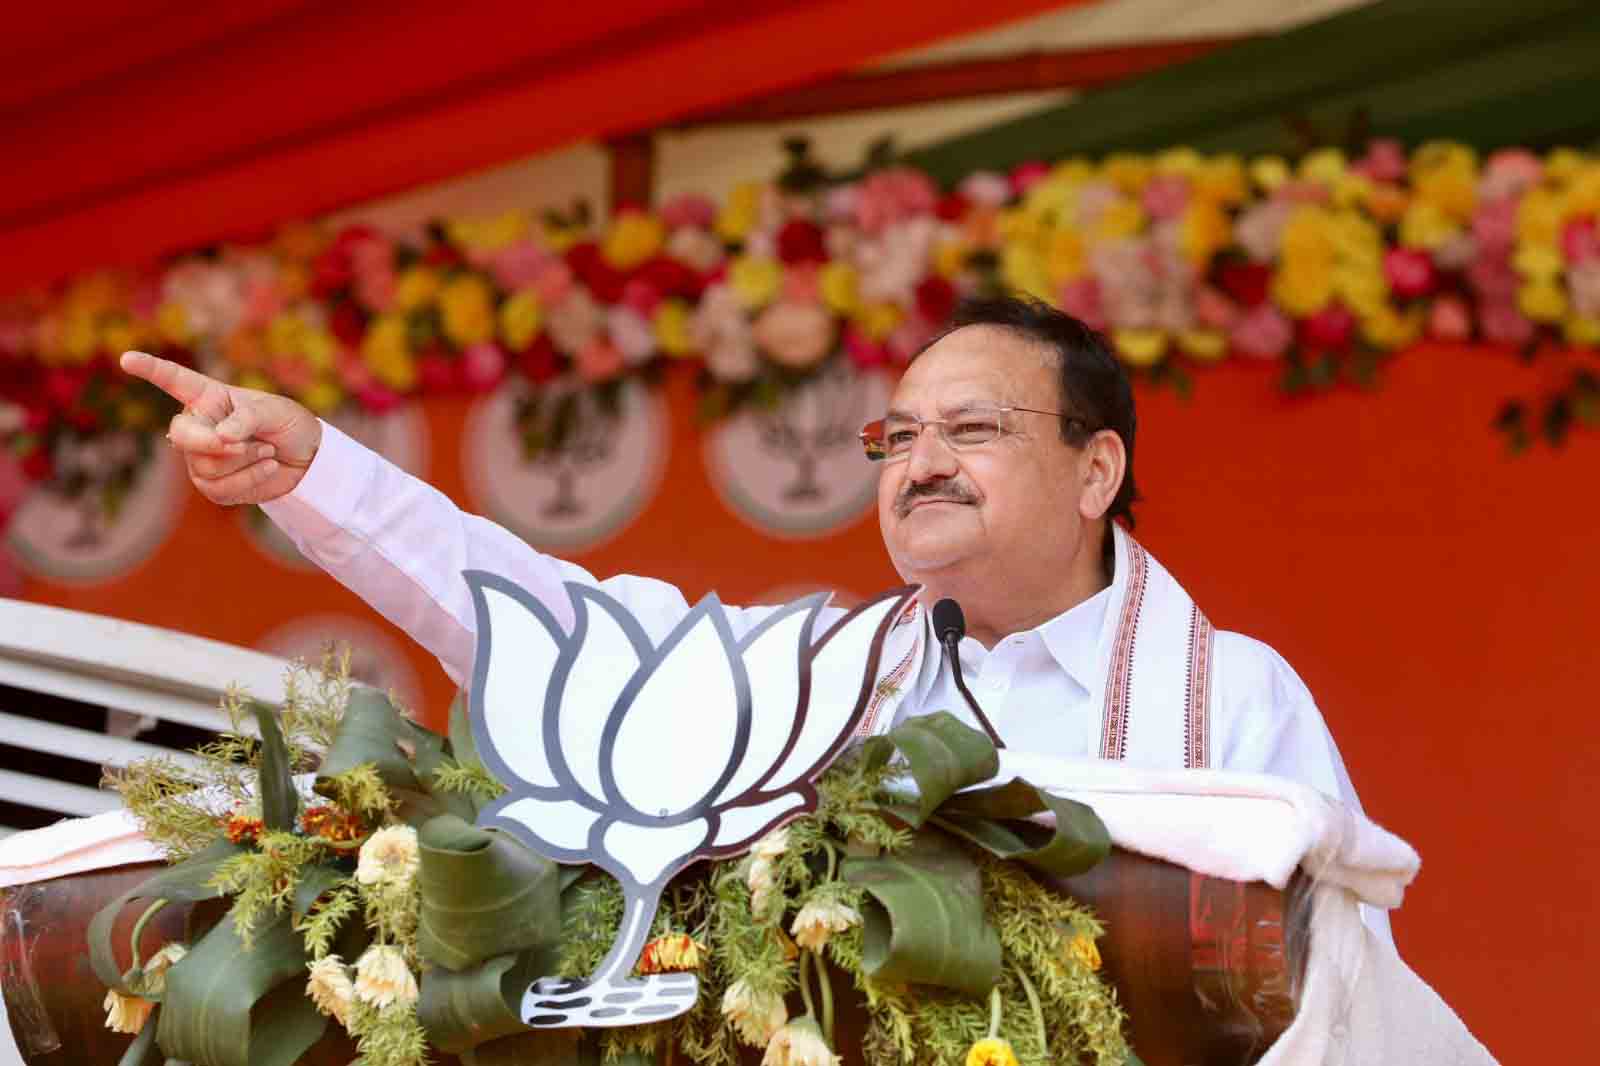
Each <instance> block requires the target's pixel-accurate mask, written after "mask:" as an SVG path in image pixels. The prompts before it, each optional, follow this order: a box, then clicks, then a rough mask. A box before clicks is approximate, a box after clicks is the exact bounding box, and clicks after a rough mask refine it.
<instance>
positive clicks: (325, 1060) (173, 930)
mask: <svg viewBox="0 0 1600 1066" xmlns="http://www.w3.org/2000/svg"><path fill="white" fill-rule="evenodd" d="M153 869H154V867H151V866H132V867H120V868H114V869H109V870H100V871H95V872H91V873H84V874H77V875H74V876H71V877H63V878H59V879H56V880H54V881H45V882H41V883H39V884H35V885H26V886H20V887H18V888H14V889H0V922H3V923H4V929H5V930H6V933H5V937H6V938H8V939H9V941H10V942H9V943H4V944H3V945H0V946H3V947H4V949H5V950H4V951H3V953H0V988H3V992H4V996H5V1006H6V1014H5V1016H6V1017H7V1018H9V1019H11V1021H12V1026H13V1029H14V1030H21V1029H22V1028H23V1026H25V1025H31V1026H32V1027H33V1030H34V1031H33V1032H31V1033H24V1032H21V1031H17V1032H16V1036H17V1045H18V1047H19V1048H20V1049H21V1050H22V1053H23V1058H24V1061H25V1062H26V1063H27V1064H28V1066H80V1064H82V1066H102V1064H103V1066H114V1064H115V1063H116V1062H117V1060H118V1059H119V1058H120V1056H121V1055H122V1052H123V1050H124V1049H125V1048H126V1047H127V1045H128V1044H129V1042H130V1040H131V1038H130V1037H127V1036H121V1035H118V1034H116V1033H112V1032H111V1031H109V1030H108V1029H106V1028H105V1025H104V1022H105V1011H104V1010H103V1008H102V1007H101V1000H102V999H103V998H104V996H105V989H104V988H103V987H102V986H101V985H100V982H99V981H98V980H97V979H96V978H95V975H94V973H93V971H92V970H91V969H90V966H89V957H88V949H87V947H86V944H85V934H86V931H87V929H88V925H89V919H90V917H91V916H92V915H93V914H94V913H95V911H96V910H98V909H99V908H100V907H101V906H103V905H104V904H106V903H107V902H109V901H110V900H112V899H114V898H115V897H116V896H117V895H118V894H120V893H121V892H123V891H125V890H126V889H128V888H130V887H132V886H133V885H134V884H136V883H138V882H139V881H141V880H143V879H144V878H146V877H148V876H149V875H150V873H151V872H152V870H153ZM1062 884H1063V887H1065V889H1066V890H1067V891H1069V892H1071V893H1072V894H1073V896H1074V897H1075V898H1077V899H1079V900H1081V901H1083V902H1085V903H1087V904H1089V905H1090V906H1092V907H1093V908H1094V909H1095V911H1096V913H1097V914H1098V915H1099V916H1100V918H1101V920H1102V921H1103V922H1104V923H1105V926H1106V930H1107V932H1106V936H1105V938H1104V939H1103V940H1102V941H1101V954H1102V957H1103V959H1104V964H1105V974H1106V976H1107V977H1109V979H1110V980H1111V982H1112V983H1113V984H1114V985H1115V986H1116V988H1117V992H1118V996H1119V998H1120V1000H1121V1002H1122V1004H1123V1006H1124V1007H1125V1008H1126V1010H1127V1013H1128V1016H1129V1019H1130V1021H1129V1032H1128V1036H1129V1039H1130V1042H1131V1043H1132V1045H1133V1048H1134V1050H1135V1051H1136V1052H1138V1054H1139V1056H1140V1058H1142V1059H1143V1060H1144V1062H1145V1063H1146V1064H1147V1066H1243V1064H1247V1063H1253V1062H1255V1061H1256V1060H1257V1059H1258V1058H1260V1056H1261V1055H1262V1053H1263V1052H1264V1051H1265V1050H1266V1049H1267V1047H1268V1046H1269V1045H1270V1044H1271V1043H1272V1042H1273V1041H1274V1040H1275V1039H1277V1037H1278V1035H1279V1034H1280V1033H1282V1032H1283V1030H1284V1029H1285V1028H1286V1027H1287V1026H1288V1024H1289V1022H1290V1021H1291V1020H1292V1019H1293V1016H1294V1004H1295V999H1296V995H1297V992H1298V989H1299V986H1300V983H1301V980H1302V977H1303V974H1304V968H1305V958H1306V949H1307V944H1308V940H1309V926H1308V915H1309V910H1308V906H1307V904H1308V892H1307V891H1306V887H1307V886H1306V884H1305V882H1303V881H1302V880H1301V879H1300V878H1299V877H1298V876H1297V878H1296V880H1295V881H1294V882H1292V883H1291V884H1290V886H1289V889H1288V890H1287V891H1286V892H1278V891H1277V890H1275V889H1273V888H1271V887H1270V886H1268V885H1265V884H1261V883H1255V884H1242V883H1239V882H1236V881H1226V880H1222V879H1218V878H1211V877H1203V876H1200V875H1198V874H1194V873H1192V872H1191V871H1189V870H1186V869H1184V868H1182V867H1179V866H1174V865H1172V864H1170V863H1165V862H1160V861H1157V860H1154V859H1147V858H1144V857H1142V856H1139V855H1135V854H1132V853H1129V852H1125V851H1121V850H1116V851H1113V852H1112V854H1111V855H1110V856H1109V857H1108V858H1107V859H1106V860H1105V861H1104V862H1103V863H1101V864H1100V865H1099V866H1097V867H1096V868H1095V869H1094V870H1091V871H1090V872H1089V873H1087V874H1084V875H1081V876H1078V877H1074V878H1070V879H1067V880H1065V881H1063V882H1062ZM139 910H140V908H139V907H138V906H129V907H127V908H126V909H125V913H124V914H123V915H122V916H121V917H120V918H119V922H118V926H117V929H116V931H115V934H114V942H116V943H118V944H126V943H127V938H128V936H129V935H131V933H132V926H133V922H134V920H135V917H136V915H137V913H138V911H139ZM192 910H193V911H196V913H191V912H192ZM212 911H214V912H215V913H210V912H212ZM219 915H220V911H219V910H217V909H216V908H214V907H211V908H207V906H206V905H204V904H201V905H196V908H194V909H192V908H189V907H185V906H182V905H172V906H169V907H166V908H164V909H163V910H162V911H160V912H159V913H158V914H157V915H156V917H155V919H154V920H153V921H152V922H151V923H150V927H149V928H147V929H146V931H145V935H144V944H143V948H144V950H145V951H146V952H147V953H148V952H149V951H153V950H155V949H156V948H157V947H159V946H160V944H161V943H162V942H163V941H166V940H170V939H175V938H180V937H183V936H184V935H185V925H186V924H187V923H191V922H205V921H209V920H215V918H216V917H217V916H219ZM119 961H121V962H122V963H123V964H126V959H122V960H119ZM836 991H837V996H836V1000H837V1002H838V1003H839V1004H840V1005H841V1015H840V1028H839V1030H838V1031H839V1033H840V1034H841V1038H840V1040H839V1045H840V1046H839V1051H840V1053H841V1054H842V1055H843V1057H844V1061H845V1063H847V1064H858V1063H860V1062H861V1057H860V1051H859V1039H858V1038H857V1037H855V1036H853V1033H859V1032H860V1027H861V1019H862V1015H861V1013H860V1009H859V1007H856V1006H854V1005H853V1004H852V1002H851V1000H852V995H851V993H849V991H848V990H847V989H846V988H845V987H843V986H842V985H840V986H838V987H837V989H836ZM46 1028H48V1030H49V1031H48V1032H46V1031H44V1030H45V1029H46ZM50 1045H53V1050H49V1051H41V1050H38V1049H40V1048H42V1047H45V1046H50ZM353 1057H354V1048H353V1046H352V1044H351V1043H350V1042H349V1041H348V1040H344V1039H335V1038H331V1037H330V1038H327V1039H324V1040H323V1041H322V1043H320V1044H318V1045H317V1046H316V1047H315V1048H314V1049H313V1051H312V1052H311V1053H310V1054H308V1055H307V1056H306V1057H305V1058H304V1059H302V1061H303V1062H305V1063H308V1064H310V1066H343V1064H345V1063H348V1062H349V1061H351V1059H352V1058H353ZM760 1057H761V1055H760V1052H759V1051H756V1050H754V1049H749V1053H748V1054H747V1055H746V1056H745V1059H746V1061H747V1062H749V1063H750V1064H751V1066H755V1064H757V1063H759V1061H760ZM437 1059H438V1061H440V1062H455V1061H456V1060H455V1059H453V1058H450V1057H449V1056H443V1055H441V1056H438V1057H437ZM680 1061H681V1060H680Z"/></svg>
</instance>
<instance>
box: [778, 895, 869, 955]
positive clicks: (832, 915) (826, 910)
mask: <svg viewBox="0 0 1600 1066" xmlns="http://www.w3.org/2000/svg"><path fill="white" fill-rule="evenodd" d="M860 924H861V915H860V913H859V912H857V911H856V909H855V908H854V907H847V906H845V905H844V904H843V903H840V902H838V901H837V900H826V901H820V902H819V901H815V900H813V901H812V902H810V903H807V904H806V905H805V906H804V907H801V908H800V913H799V914H797V915H795V916H794V923H793V924H792V925H790V926H789V932H790V933H792V934H793V935H794V942H795V943H796V944H799V945H800V946H801V947H803V948H810V949H811V950H812V951H821V950H822V946H823V945H824V944H826V943H827V942H828V937H829V936H831V935H832V934H834V933H842V932H844V931H845V930H846V929H849V928H850V927H851V926H853V925H860Z"/></svg>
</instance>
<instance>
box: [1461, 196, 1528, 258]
mask: <svg viewBox="0 0 1600 1066" xmlns="http://www.w3.org/2000/svg"><path fill="white" fill-rule="evenodd" d="M1472 236H1473V238H1474V239H1475V240H1476V241H1477V242H1478V247H1479V248H1480V249H1481V250H1483V251H1484V252H1505V251H1509V250H1510V248H1511V246H1512V245H1513V244H1515V243H1516V240H1517V201H1516V200H1513V199H1511V198H1510V197H1499V198H1496V199H1492V200H1484V201H1480V202H1479V204H1478V210H1477V213H1475V214H1474V215H1473V216H1472Z"/></svg>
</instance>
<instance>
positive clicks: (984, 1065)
mask: <svg viewBox="0 0 1600 1066" xmlns="http://www.w3.org/2000/svg"><path fill="white" fill-rule="evenodd" d="M967 1066H1018V1064H1017V1053H1016V1052H1015V1051H1013V1050H1011V1042H1010V1041H1009V1040H1001V1039H1000V1038H999V1037H994V1036H987V1037H984V1038H983V1039H982V1040H980V1041H978V1042H977V1043H976V1044H973V1045H972V1049H971V1050H970V1051H968V1052H967Z"/></svg>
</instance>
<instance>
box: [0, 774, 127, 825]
mask: <svg viewBox="0 0 1600 1066" xmlns="http://www.w3.org/2000/svg"><path fill="white" fill-rule="evenodd" d="M0 800H8V801H10V802H11V803H20V804H24V805H25V806H28V807H38V808H41V809H43V810H47V811H58V812H60V813H61V814H73V815H77V816H79V817H84V816H87V815H91V814H101V813H103V812H105V811H110V810H115V809H116V808H118V807H120V806H122V797H120V796H118V795H117V794H116V793H115V792H102V791H101V790H99V789H97V788H85V787H84V786H83V785H69V784H67V783H66V782H65V781H54V780H51V779H50V778H48V777H35V776H34V775H33V774H24V773H18V772H17V771H15V770H0Z"/></svg>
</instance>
